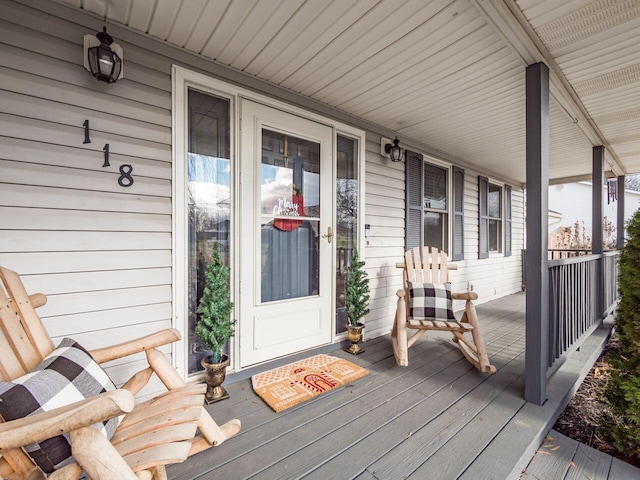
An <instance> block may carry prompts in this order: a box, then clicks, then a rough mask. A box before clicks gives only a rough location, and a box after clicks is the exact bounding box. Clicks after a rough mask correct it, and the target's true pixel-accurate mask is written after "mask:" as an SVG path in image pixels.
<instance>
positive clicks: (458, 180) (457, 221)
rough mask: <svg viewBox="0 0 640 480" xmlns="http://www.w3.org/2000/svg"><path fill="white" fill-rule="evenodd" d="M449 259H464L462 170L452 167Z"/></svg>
mask: <svg viewBox="0 0 640 480" xmlns="http://www.w3.org/2000/svg"><path fill="white" fill-rule="evenodd" d="M452 197H453V235H452V236H451V260H454V261H455V260H464V170H463V169H462V168H458V167H453V195H452Z"/></svg>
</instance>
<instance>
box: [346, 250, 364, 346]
mask: <svg viewBox="0 0 640 480" xmlns="http://www.w3.org/2000/svg"><path fill="white" fill-rule="evenodd" d="M364 265H365V261H364V260H360V257H359V255H358V249H357V248H355V247H354V249H353V255H352V256H351V259H350V260H349V266H348V267H347V285H346V290H345V309H346V313H347V322H348V323H347V329H348V331H349V341H350V342H351V346H350V347H349V348H346V349H345V351H346V352H348V353H350V354H352V355H359V354H361V353H362V352H364V349H362V348H361V347H360V340H362V329H363V328H364V324H363V323H362V322H361V320H362V319H363V318H364V317H365V316H366V315H367V314H368V313H369V311H370V310H369V298H370V296H369V279H368V278H367V272H365V270H364Z"/></svg>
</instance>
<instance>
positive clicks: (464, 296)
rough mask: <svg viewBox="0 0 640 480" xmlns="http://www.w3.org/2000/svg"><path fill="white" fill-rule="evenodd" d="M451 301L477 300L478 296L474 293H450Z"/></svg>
mask: <svg viewBox="0 0 640 480" xmlns="http://www.w3.org/2000/svg"><path fill="white" fill-rule="evenodd" d="M451 299H452V300H477V299H478V294H477V293H476V292H461V293H452V294H451Z"/></svg>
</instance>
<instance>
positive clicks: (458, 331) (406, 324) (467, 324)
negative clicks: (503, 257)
mask: <svg viewBox="0 0 640 480" xmlns="http://www.w3.org/2000/svg"><path fill="white" fill-rule="evenodd" d="M404 257H405V261H404V263H397V264H396V267H397V268H402V269H403V271H404V273H403V279H404V288H403V289H401V290H398V292H397V295H398V306H397V309H396V318H395V322H394V324H393V328H392V330H391V342H392V345H393V353H394V355H395V358H396V362H397V363H398V365H400V366H407V365H409V348H410V347H411V346H412V345H413V344H414V343H415V342H416V340H418V338H420V337H421V336H422V335H423V334H424V333H426V332H427V331H429V330H437V331H448V332H451V333H452V334H453V341H454V342H455V343H456V345H458V348H459V349H460V351H461V352H462V354H463V355H464V356H465V357H466V358H467V360H469V362H471V364H472V365H473V366H475V367H476V368H477V369H478V370H480V371H481V372H484V373H490V374H493V373H496V368H495V367H494V366H493V365H491V364H490V363H489V357H488V356H487V352H486V350H485V347H484V343H483V341H482V335H481V333H480V326H479V323H478V316H477V314H476V309H475V307H474V305H473V303H472V300H476V299H477V298H478V294H477V293H475V292H464V293H451V300H465V302H466V304H465V310H464V313H463V314H462V318H461V319H460V321H456V320H455V317H453V312H452V310H451V308H450V306H449V309H448V310H449V314H448V317H447V314H446V313H445V314H444V317H443V318H442V317H441V316H438V317H433V316H431V313H432V312H429V313H427V314H425V311H420V310H419V309H417V307H416V305H417V304H414V305H412V303H414V299H413V298H412V296H414V297H416V299H417V296H418V295H421V293H416V292H419V291H420V290H415V289H414V290H413V291H411V287H412V286H413V287H414V288H416V286H418V287H424V286H425V284H429V285H427V286H428V287H429V288H430V287H431V286H432V285H434V284H435V288H436V289H437V290H438V291H439V292H440V294H442V295H444V293H443V292H445V289H444V288H441V287H440V285H442V284H445V283H447V282H449V270H457V265H455V264H450V263H447V254H446V253H445V252H440V251H438V249H437V248H433V247H423V248H422V249H420V248H419V247H416V248H414V249H412V250H408V251H407V252H405V256H404ZM423 290H424V288H423ZM430 291H431V290H430ZM412 307H416V308H412ZM412 310H413V313H414V314H415V315H411V314H412ZM452 317H453V318H452ZM408 330H417V332H416V333H415V334H414V335H413V336H411V337H409V336H408ZM466 333H470V334H471V338H469V336H465V334H466Z"/></svg>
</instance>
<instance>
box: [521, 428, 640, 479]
mask: <svg viewBox="0 0 640 480" xmlns="http://www.w3.org/2000/svg"><path fill="white" fill-rule="evenodd" d="M545 478H549V479H558V480H579V479H580V480H583V479H585V478H588V479H591V480H632V479H633V480H637V479H640V468H637V467H634V466H632V465H629V464H628V463H624V462H622V461H620V460H618V459H617V458H613V457H611V456H610V455H607V454H605V453H602V452H599V451H598V450H595V449H593V448H591V447H588V446H586V445H583V444H581V443H579V442H577V441H576V440H573V439H571V438H569V437H567V436H565V435H563V434H561V433H560V432H557V431H555V430H551V432H549V435H547V437H546V438H545V441H544V442H543V443H542V445H541V446H540V448H539V449H538V451H537V452H536V454H535V456H534V457H533V459H531V462H530V463H529V465H528V466H527V468H526V470H525V471H524V472H523V474H522V477H521V479H522V480H534V479H535V480H538V479H545Z"/></svg>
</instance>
